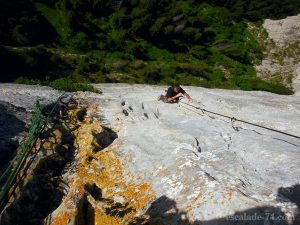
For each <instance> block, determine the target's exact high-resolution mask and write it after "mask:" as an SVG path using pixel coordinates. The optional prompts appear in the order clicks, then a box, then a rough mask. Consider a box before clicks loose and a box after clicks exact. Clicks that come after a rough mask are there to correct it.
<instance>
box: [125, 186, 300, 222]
mask: <svg viewBox="0 0 300 225" xmlns="http://www.w3.org/2000/svg"><path fill="white" fill-rule="evenodd" d="M299 196H300V185H299V184H297V185H294V186H292V187H287V188H279V189H278V198H279V200H280V201H281V200H284V201H290V202H293V203H296V204H297V206H298V209H297V214H296V215H295V218H294V221H293V225H300V222H299V221H300V220H299V202H300V201H299V198H300V197H299ZM214 210H216V209H214ZM212 211H213V210H212ZM138 224H144V225H146V224H147V225H156V224H161V225H173V224H174V225H175V224H178V225H289V223H288V218H287V217H286V215H285V214H284V212H282V211H281V209H280V208H277V207H270V206H265V207H256V208H252V209H248V210H245V211H238V212H236V213H235V214H232V215H228V216H226V217H223V218H218V219H213V220H207V221H200V220H196V221H192V220H191V219H189V218H188V216H187V212H185V211H182V210H179V209H178V208H177V204H176V202H175V201H174V200H172V199H170V198H168V197H167V196H161V197H159V198H158V199H156V200H155V201H154V202H152V204H151V206H150V207H149V208H148V210H147V211H146V212H145V214H144V215H143V216H141V217H139V218H137V219H136V221H134V222H133V223H130V225H138Z"/></svg>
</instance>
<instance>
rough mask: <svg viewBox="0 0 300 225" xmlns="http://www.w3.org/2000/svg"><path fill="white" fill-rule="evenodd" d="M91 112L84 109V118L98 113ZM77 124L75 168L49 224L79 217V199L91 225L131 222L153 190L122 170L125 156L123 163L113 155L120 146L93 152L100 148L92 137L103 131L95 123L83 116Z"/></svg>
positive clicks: (94, 120)
mask: <svg viewBox="0 0 300 225" xmlns="http://www.w3.org/2000/svg"><path fill="white" fill-rule="evenodd" d="M95 109H97V108H96V107H92V108H90V107H88V108H87V115H92V114H96V113H97V112H98V111H99V110H98V109H97V111H96V110H95ZM78 111H79V110H78V109H74V110H70V111H69V116H71V117H73V118H76V115H77V113H78ZM77 125H78V126H77V129H75V130H73V131H72V132H73V135H74V136H75V141H74V145H75V146H76V147H77V155H76V156H75V157H76V160H77V162H78V165H77V169H76V172H75V174H74V175H73V179H71V180H72V182H70V190H69V192H68V194H67V195H66V196H65V198H64V199H63V203H62V204H61V206H60V207H59V208H58V209H57V210H58V211H59V212H56V213H55V212H54V213H53V214H52V215H53V216H54V217H55V218H53V219H52V221H51V224H55V225H56V224H59V225H65V224H67V223H68V222H69V221H70V219H72V218H74V217H76V218H77V217H78V216H79V215H80V214H82V211H83V210H82V209H81V208H80V206H78V205H79V203H78V202H80V201H82V199H85V200H84V201H87V202H85V205H89V207H92V208H93V210H91V211H92V213H93V217H94V218H93V219H94V223H95V224H99V225H100V224H101V225H102V224H103V225H110V224H112V225H115V224H116V225H117V224H128V223H130V222H132V221H134V219H135V217H136V215H137V212H139V211H140V210H142V209H143V208H144V207H145V206H146V205H147V204H148V203H149V202H150V201H151V200H153V199H154V197H155V195H154V191H153V190H152V188H151V186H150V185H149V184H148V183H143V182H137V178H136V177H134V176H133V175H132V174H130V173H129V172H126V171H125V165H124V164H123V163H124V161H128V157H127V158H125V157H124V158H125V159H126V160H124V161H123V158H120V157H119V156H118V155H117V154H116V151H117V149H118V147H119V146H120V143H117V144H114V145H112V146H109V147H107V148H105V149H102V150H100V151H99V150H97V151H95V148H97V147H101V146H100V145H101V143H100V144H99V143H97V141H96V140H95V134H99V133H100V132H101V131H102V129H103V128H102V126H101V125H102V124H101V122H100V121H99V120H96V119H94V118H91V117H89V116H86V117H85V118H84V120H81V121H79V120H77ZM100 149H101V148H100ZM121 160H122V161H121ZM87 184H93V185H95V186H96V187H97V188H99V190H100V194H99V193H98V192H97V195H99V196H95V193H91V192H90V191H88V190H87V189H86V185H87ZM84 196H87V198H85V197H84ZM85 211H86V210H85ZM89 217H91V215H89Z"/></svg>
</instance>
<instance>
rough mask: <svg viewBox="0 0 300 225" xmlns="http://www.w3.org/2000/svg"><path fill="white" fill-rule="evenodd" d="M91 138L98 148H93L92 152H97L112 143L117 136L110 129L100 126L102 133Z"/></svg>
mask: <svg viewBox="0 0 300 225" xmlns="http://www.w3.org/2000/svg"><path fill="white" fill-rule="evenodd" d="M93 136H94V138H95V140H96V142H97V144H98V145H99V146H100V147H97V146H96V147H95V148H94V152H98V151H100V150H102V149H105V148H107V147H108V146H109V145H111V144H112V143H113V141H114V140H115V139H116V138H118V134H117V133H116V132H114V131H113V130H112V129H110V128H108V127H105V126H102V131H101V132H100V133H93Z"/></svg>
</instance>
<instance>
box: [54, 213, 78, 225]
mask: <svg viewBox="0 0 300 225" xmlns="http://www.w3.org/2000/svg"><path fill="white" fill-rule="evenodd" d="M76 214H77V212H76V211H72V212H67V211H63V212H61V213H60V214H59V215H58V216H57V217H55V218H54V220H53V221H51V224H55V225H65V224H68V223H69V222H70V221H71V219H72V218H74V217H75V216H76Z"/></svg>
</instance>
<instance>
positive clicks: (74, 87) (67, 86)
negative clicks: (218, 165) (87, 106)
mask: <svg viewBox="0 0 300 225" xmlns="http://www.w3.org/2000/svg"><path fill="white" fill-rule="evenodd" d="M49 86H50V87H52V88H54V89H57V90H62V91H69V92H76V91H90V92H95V93H101V92H100V91H99V90H98V89H95V88H94V87H93V86H92V85H90V84H88V83H77V82H74V81H73V80H71V79H69V78H60V79H57V80H54V81H52V82H50V83H49Z"/></svg>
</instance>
